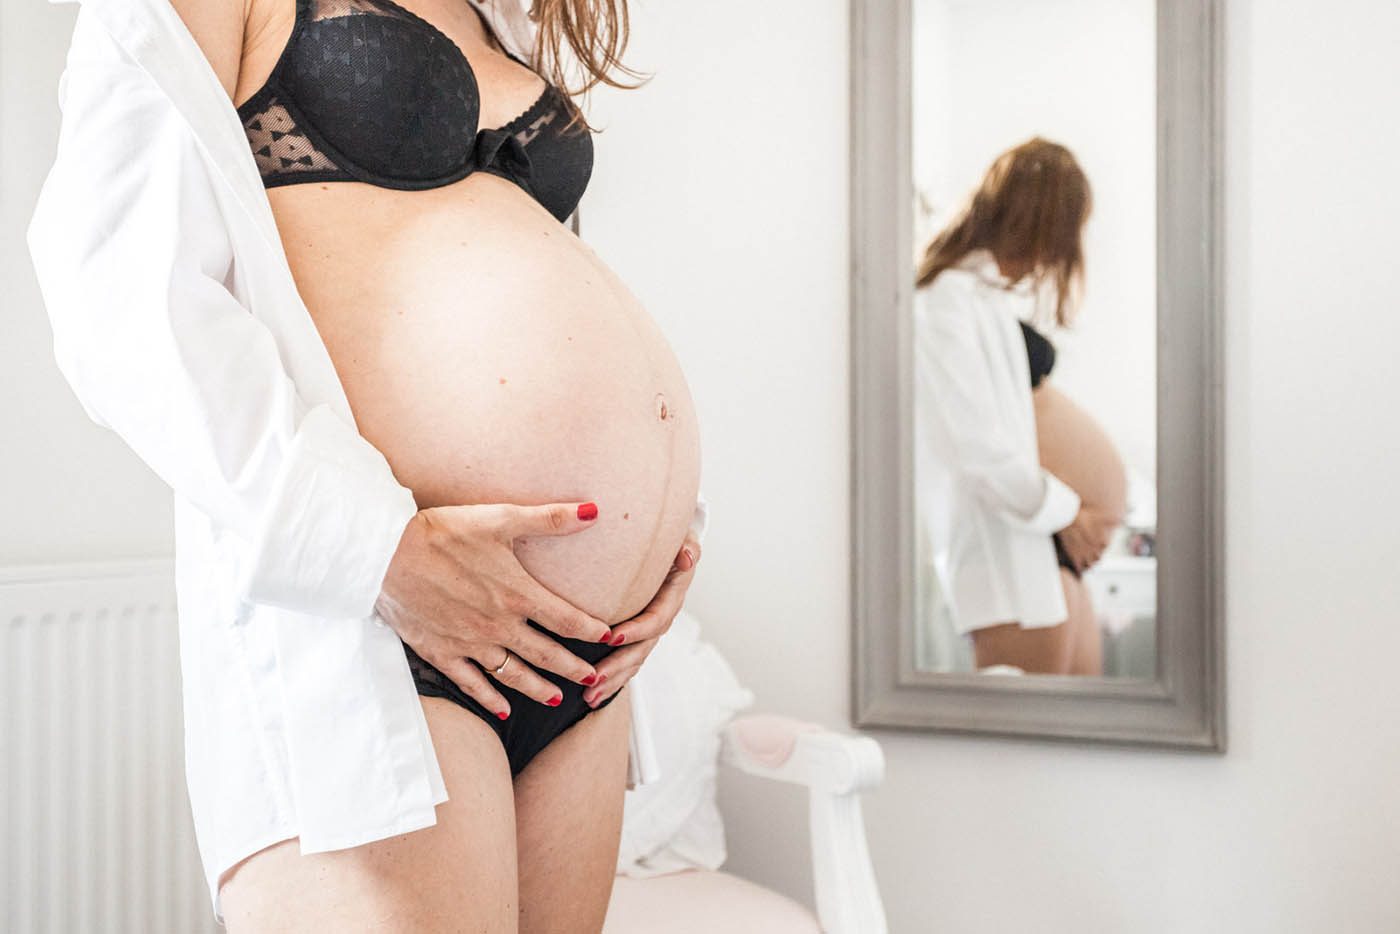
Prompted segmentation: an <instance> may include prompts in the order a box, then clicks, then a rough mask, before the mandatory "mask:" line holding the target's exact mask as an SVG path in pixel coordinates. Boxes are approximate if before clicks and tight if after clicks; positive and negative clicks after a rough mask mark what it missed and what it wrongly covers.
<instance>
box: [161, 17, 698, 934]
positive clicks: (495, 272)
mask: <svg viewBox="0 0 1400 934" xmlns="http://www.w3.org/2000/svg"><path fill="white" fill-rule="evenodd" d="M403 5H404V6H406V7H408V8H409V9H411V10H413V11H414V12H416V13H418V14H419V15H420V16H423V17H424V18H425V19H428V20H429V21H430V22H433V23H434V24H435V25H436V26H438V27H439V28H440V29H441V30H442V31H443V32H444V33H446V34H447V35H448V36H449V38H451V39H452V40H453V41H454V42H455V43H456V44H457V45H458V47H459V49H460V50H461V51H462V52H463V54H464V55H465V56H467V58H468V60H469V61H470V63H471V65H472V68H473V71H474V72H475V74H476V77H477V80H478V83H479V86H480V89H481V95H482V109H481V126H483V127H490V126H498V125H500V124H502V123H505V122H506V121H508V120H509V119H511V118H512V117H514V116H515V115H516V114H518V113H520V112H521V111H523V110H524V109H525V107H526V106H527V105H528V104H529V103H531V102H532V101H533V100H534V99H535V97H536V96H537V95H538V93H539V91H540V89H541V87H542V81H541V79H540V78H539V77H538V76H537V75H534V74H533V73H531V72H529V71H528V69H524V68H522V67H521V66H519V65H518V64H516V63H514V62H511V61H510V60H509V59H508V58H507V57H506V56H504V55H503V54H501V53H500V50H499V48H498V47H497V46H496V44H495V42H494V40H493V38H492V37H491V36H489V34H488V33H487V30H486V27H485V24H484V23H483V22H482V21H481V20H480V19H479V18H478V16H477V15H476V13H475V12H474V11H472V10H471V8H470V7H468V6H467V5H466V4H465V3H462V2H460V0H416V2H407V3H404V4H403ZM172 6H173V7H174V8H175V9H176V11H177V13H178V14H179V15H180V16H181V17H182V19H183V20H184V21H185V24H186V25H187V26H188V27H189V29H190V32H191V33H192V34H193V36H194V38H195V40H196V42H197V43H198V44H199V46H200V48H201V49H202V50H203V51H204V53H205V54H206V56H207V57H208V59H209V61H210V64H211V66H213V68H214V70H215V72H216V74H217V75H218V77H219V80H220V81H221V83H222V84H223V86H224V88H225V90H226V91H227V92H228V93H229V96H230V100H231V102H232V103H233V104H235V105H238V104H241V103H243V102H244V101H245V100H247V99H248V97H249V96H251V95H252V93H253V92H254V91H255V90H256V89H257V88H258V87H260V86H261V85H262V84H263V83H264V81H265V80H266V78H267V76H268V74H269V73H270V71H271V68H272V65H273V63H274V61H275V60H276V58H277V57H278V55H279V54H280V53H281V50H282V48H283V46H284V44H285V42H286V39H287V36H288V34H289V33H290V30H291V25H292V18H293V11H294V5H293V4H292V2H291V0H226V2H222V3H202V2H199V0H172ZM268 196H269V200H270V201H271V203H272V207H273V214H274V217H275V219H276V221H277V224H278V228H279V232H280V233H281V234H282V239H283V245H284V247H285V249H286V253H287V257H288V261H289V263H290V264H291V267H292V272H293V276H294V277H295V279H296V283H297V287H298V291H299V293H300V294H301V296H302V298H303V299H304V300H305V301H306V305H307V309H308V311H309V312H310V313H311V315H312V317H313V318H314V319H315V324H316V327H317V329H318V332H319V333H320V334H321V336H322V338H323V339H324V340H325V343H326V346H327V349H328V351H329V352H330V355H331V359H332V361H333V363H334V364H335V367H336V370H337V373H338V375H339V376H340V378H341V382H342V384H343V385H344V388H345V390H346V394H347V397H348V398H349V400H350V404H351V408H352V410H353V411H354V413H355V417H356V423H357V425H358V427H359V428H360V430H361V433H362V434H364V435H365V437H366V438H367V439H368V440H370V441H371V442H372V443H373V444H375V445H376V447H378V448H379V449H380V450H381V451H382V452H384V454H385V456H386V458H387V459H388V460H389V463H390V465H391V467H392V468H393V470H394V473H395V475H396V477H398V478H399V480H400V482H402V483H404V485H405V486H407V487H409V488H410V489H411V490H412V491H413V493H414V495H415V498H416V499H417V501H418V505H419V507H420V510H421V511H420V512H419V513H418V515H417V516H416V517H415V518H414V519H413V520H412V521H411V522H410V523H409V525H408V528H406V529H405V532H404V535H403V538H402V540H401V541H400V543H399V549H398V552H397V553H396V554H395V556H394V559H393V561H392V562H391V565H390V568H389V573H388V574H387V575H386V579H385V583H384V588H383V593H382V594H381V598H380V601H379V603H378V604H377V609H378V611H379V612H380V614H381V616H382V617H383V618H384V619H385V621H386V622H387V623H388V624H389V625H391V626H392V627H393V628H394V629H395V631H396V632H398V633H399V635H400V637H401V638H403V639H404V641H405V642H406V643H408V644H409V645H411V646H412V647H413V648H414V649H415V650H416V651H417V652H418V653H419V654H420V655H422V656H423V657H424V658H425V659H428V660H429V661H433V662H434V663H435V664H438V667H440V668H441V669H442V670H443V671H444V672H446V673H447V674H448V675H449V677H452V678H453V680H455V681H457V683H458V684H459V685H460V686H461V687H462V688H463V690H465V691H467V693H469V694H471V695H472V696H473V697H475V698H476V699H477V700H480V701H482V702H483V703H485V704H486V705H487V706H488V708H489V709H493V710H497V709H498V710H503V711H506V712H509V704H507V703H505V701H504V699H503V698H502V697H501V695H500V693H499V692H498V691H497V690H496V689H495V687H494V686H493V683H494V682H493V677H494V676H493V675H492V674H491V673H489V672H487V671H485V670H483V668H482V667H480V666H481V665H484V664H489V665H490V666H491V667H493V668H494V667H495V666H496V665H497V664H499V661H500V659H501V658H502V657H504V656H503V653H504V652H505V651H506V649H510V650H511V651H512V652H515V653H517V654H520V655H521V656H523V657H527V658H530V660H532V661H535V662H536V663H538V664H540V665H541V667H545V668H548V669H549V670H552V671H556V672H559V673H561V674H564V675H565V676H566V677H569V678H572V679H574V680H576V681H578V682H580V683H589V679H591V680H592V682H593V684H594V689H593V690H592V691H591V692H590V695H591V696H590V699H591V700H593V701H600V700H601V699H602V698H604V697H607V696H610V695H612V694H614V693H617V692H619V691H621V690H622V688H623V687H624V686H625V685H626V684H627V682H628V680H629V679H630V678H631V676H632V675H633V674H635V672H636V671H637V669H638V668H639V667H640V665H641V663H642V661H644V659H645V657H646V655H647V654H649V653H650V651H651V649H652V648H653V647H654V645H655V643H656V639H657V638H659V636H660V635H662V634H663V633H664V632H665V631H666V630H667V629H668V628H669V626H670V625H671V622H672V620H673V619H674V617H675V614H676V612H677V611H678V610H679V609H680V606H681V603H682V602H683V600H684V596H685V592H686V590H687V589H688V587H689V585H690V582H691V581H692V579H693V577H694V572H695V566H696V563H697V562H698V560H699V557H700V549H699V546H698V543H697V542H696V541H695V540H694V538H693V537H692V536H690V535H689V534H688V533H687V531H686V528H687V526H688V524H689V521H690V519H691V516H692V514H693V510H694V505H695V499H696V494H697V492H698V469H699V441H698V432H697V428H696V418H695V411H694V406H693V402H692V400H691V398H690V395H689V391H688V388H687V387H686V385H685V381H684V378H683V376H682V375H681V373H680V369H679V365H678V363H677V361H676V360H675V358H674V356H673V355H672V353H671V351H670V348H669V346H668V345H667V344H666V341H665V339H664V337H663V336H662V335H661V333H660V331H659V330H658V329H657V328H656V326H655V324H654V322H653V321H652V320H651V318H650V317H649V316H648V315H647V314H646V313H645V311H644V310H643V309H642V308H641V306H640V304H639V303H638V302H637V301H636V299H635V298H634V297H633V296H631V294H630V293H629V292H628V291H627V290H626V288H625V286H624V285H623V284H622V283H621V282H620V281H619V280H618V279H617V277H616V276H615V275H614V274H613V273H612V272H611V271H610V270H609V269H608V268H607V267H606V265H605V264H603V263H602V262H601V261H600V260H599V259H598V257H597V256H596V255H595V254H594V253H593V252H592V250H591V249H589V248H588V247H587V246H586V245H585V244H583V243H582V242H581V241H579V240H578V239H577V238H576V237H574V236H573V235H572V233H571V232H569V231H568V229H567V228H565V227H563V226H562V225H560V224H559V223H558V222H557V221H556V220H555V219H554V218H553V217H552V216H551V215H549V214H548V212H547V211H545V210H544V209H543V208H542V207H540V206H539V205H538V204H536V203H535V202H534V201H533V200H532V199H531V198H529V196H528V195H526V194H525V193H524V192H523V191H521V189H519V188H518V187H516V186H515V185H513V184H512V183H510V182H508V181H506V180H503V179H500V178H497V177H495V176H491V175H487V174H485V173H476V174H473V175H470V176H468V177H467V178H465V179H462V180H460V181H458V182H456V183H453V184H452V185H448V186H443V187H442V188H438V189H431V190H426V191H412V192H404V191H393V190H389V189H381V188H376V187H374V186H368V185H362V184H360V183H358V182H337V183H333V184H303V185H291V186H287V187H284V188H274V189H271V190H269V192H268ZM357 251H358V252H357ZM540 270H547V274H546V275H541V274H540ZM464 282H467V283H470V284H471V289H469V290H464V288H463V283H464ZM468 293H469V295H468ZM464 296H467V297H469V299H470V300H467V298H464ZM424 439H432V443H429V444H425V443H424ZM585 501H591V502H595V503H596V504H597V505H598V509H599V513H598V516H597V518H596V519H593V520H587V521H585V520H582V519H580V518H579V517H578V515H577V511H576V510H577V507H578V505H579V504H580V503H582V502H585ZM526 617H529V618H531V619H534V620H537V621H539V622H540V623H541V624H542V625H544V626H546V627H547V628H550V629H551V630H553V631H555V632H557V633H559V634H561V635H573V636H583V635H587V636H589V637H591V636H592V635H594V634H598V635H599V636H600V637H602V636H603V635H606V636H607V638H608V639H609V640H610V641H612V643H613V644H614V645H623V644H626V648H625V649H623V650H620V651H618V652H615V653H614V654H613V655H612V656H610V657H609V658H607V659H605V660H604V661H603V662H601V663H599V665H598V666H597V668H596V669H595V668H593V667H592V666H589V665H587V664H585V663H583V662H581V660H579V659H577V658H575V657H573V656H572V655H569V654H568V653H562V654H561V653H560V652H559V651H558V647H557V646H551V645H550V644H549V640H545V639H542V638H534V639H532V638H531V635H532V634H531V632H530V630H529V627H527V626H526V624H525V619H526ZM534 635H538V634H534ZM439 663H440V664H439ZM506 671H507V674H506V675H504V676H503V681H504V682H505V683H510V684H511V685H512V686H514V687H517V688H519V689H520V690H521V691H522V692H524V693H525V694H527V695H528V696H529V697H530V698H532V700H531V701H525V702H538V701H543V700H545V699H546V698H547V697H548V696H549V695H550V694H552V693H554V692H553V691H552V689H546V688H544V687H542V685H543V684H545V683H547V682H544V681H543V679H540V678H538V677H537V676H533V675H531V674H529V673H528V670H527V669H526V668H525V666H523V665H512V666H509V667H508V668H507V670H506ZM420 700H421V702H422V704H423V707H424V710H425V712H426V714H427V718H428V724H429V730H430V732H431V734H432V739H433V747H434V750H435V752H436V753H437V756H438V760H439V764H440V765H441V767H442V771H443V775H444V779H445V781H446V783H447V788H448V794H449V796H450V800H449V801H448V802H446V803H445V804H443V805H440V806H439V807H438V811H437V824H435V825H434V826H433V827H429V828H425V829H423V830H418V831H414V832H412V833H408V834H403V835H399V836H397V837H393V838H389V839H385V840H378V841H373V842H371V843H367V844H364V845H361V846H357V847H353V848H349V849H345V850H338V851H334V852H331V853H323V854H312V855H307V856H302V855H301V854H300V853H299V848H298V845H297V842H296V840H295V838H293V839H291V840H287V841H282V842H280V843H276V844H273V845H272V846H269V847H267V848H265V849H263V850H261V851H259V852H258V853H255V854H253V855H252V856H251V857H249V858H247V859H246V860H244V861H243V862H242V863H240V864H239V865H237V866H235V867H232V868H231V869H230V870H228V871H226V872H225V873H224V874H223V877H222V878H221V880H220V881H221V885H222V900H223V906H224V912H225V916H226V918H227V921H228V927H229V930H230V931H233V932H240V931H257V932H263V931H280V930H286V931H302V930H375V931H385V930H389V931H394V930H402V931H428V932H431V931H481V932H511V931H539V932H575V931H577V932H585V931H596V930H598V929H599V928H600V927H601V924H602V919H603V916H604V914H605V912H606V906H607V901H608V896H609V894H610V891H611V880H612V876H613V868H614V866H615V862H616V853H617V846H618V839H619V832H620V825H621V809H622V795H623V788H624V787H625V774H626V763H627V739H628V731H629V729H630V717H629V710H630V697H629V695H628V693H627V692H625V691H622V693H621V696H619V697H618V698H617V699H616V700H615V701H614V702H613V703H612V704H610V705H609V706H608V707H606V708H604V709H603V710H600V711H596V712H594V713H590V714H589V715H588V716H586V717H585V718H584V719H583V720H582V721H581V722H579V723H578V724H576V725H574V726H573V727H571V728H569V729H568V730H566V731H565V732H564V733H562V734H561V735H560V737H559V738H558V739H556V740H555V741H554V742H553V743H552V744H551V745H550V746H549V747H547V748H546V749H545V750H544V751H542V752H541V753H540V754H539V755H538V756H537V757H536V758H535V759H534V760H533V761H532V762H531V763H530V765H529V766H527V768H526V769H525V770H524V771H523V772H522V773H521V775H520V776H518V777H517V778H516V780H515V781H514V782H512V781H511V778H510V774H509V768H508V765H507V762H506V758H505V755H504V752H503V750H502V748H501V744H500V740H499V739H498V738H497V737H496V735H495V734H494V733H493V732H492V731H491V730H490V729H489V727H488V726H487V725H486V724H485V723H483V722H482V721H481V720H479V719H477V717H476V716H475V715H473V714H471V713H469V712H467V711H465V710H463V709H462V708H460V707H458V706H456V705H455V704H452V703H451V702H449V701H445V700H442V699H438V698H427V697H425V698H420Z"/></svg>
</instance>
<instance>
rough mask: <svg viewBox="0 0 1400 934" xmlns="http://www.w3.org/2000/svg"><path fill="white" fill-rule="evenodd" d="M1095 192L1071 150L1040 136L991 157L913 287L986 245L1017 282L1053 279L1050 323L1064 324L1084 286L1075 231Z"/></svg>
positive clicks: (926, 258) (1080, 249)
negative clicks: (1053, 315)
mask: <svg viewBox="0 0 1400 934" xmlns="http://www.w3.org/2000/svg"><path fill="white" fill-rule="evenodd" d="M1092 204H1093V197H1092V194H1091V192H1090V190H1089V179H1088V178H1087V177H1086V176H1085V175H1084V171H1083V170H1082V169H1081V168H1080V167H1079V163H1078V162H1076V161H1075V159H1074V156H1073V155H1072V154H1071V153H1070V151H1069V150H1068V149H1066V148H1065V147H1064V146H1061V145H1060V144H1059V143H1052V142H1050V141H1049V140H1047V139H1044V138H1042V137H1039V136H1034V137H1031V138H1030V139H1028V140H1026V141H1025V142H1024V143H1021V144H1020V145H1018V146H1015V147H1013V148H1011V149H1008V150H1007V151H1006V152H1004V153H1002V154H1001V155H1000V156H998V157H997V158H996V160H995V161H994V162H992V165H991V167H990V168H988V169H987V173H986V174H985V175H984V176H983V177H982V182H981V184H979V185H978V186H977V189H976V190H975V191H973V192H972V194H971V196H970V197H969V198H968V200H967V203H966V204H965V205H964V206H963V208H962V209H961V210H960V211H959V212H958V214H957V215H956V216H955V217H954V218H953V219H952V220H951V221H949V223H948V226H946V227H944V228H943V230H942V231H940V232H939V233H938V234H937V235H936V236H935V237H934V238H933V239H932V240H930V241H929V244H928V246H927V247H925V249H924V255H923V259H922V260H920V262H919V267H918V272H917V274H916V276H915V279H914V287H915V288H922V287H923V286H926V285H928V284H929V283H930V282H932V281H933V280H934V278H936V277H937V276H938V274H939V273H941V272H942V271H943V270H945V269H948V268H949V267H951V266H954V265H956V264H957V263H958V262H959V261H961V260H962V259H963V257H965V256H966V255H967V254H968V253H970V252H972V251H973V250H977V249H987V250H990V251H991V253H992V255H993V256H995V257H996V258H997V260H998V262H999V263H1000V264H1002V265H1003V266H1008V267H1010V268H1011V269H1012V270H1013V272H1012V274H1011V275H1010V276H1008V278H1010V279H1011V280H1012V283H1013V284H1014V283H1016V282H1019V281H1020V280H1021V279H1022V278H1024V277H1025V276H1027V275H1029V276H1030V277H1031V278H1032V280H1033V281H1034V282H1035V284H1036V286H1037V287H1039V286H1040V285H1042V284H1043V283H1044V282H1045V281H1046V280H1047V279H1050V280H1053V282H1054V285H1055V291H1056V295H1057V298H1056V302H1055V322H1056V323H1057V324H1060V325H1064V324H1068V323H1069V320H1070V318H1071V317H1072V316H1073V311H1072V309H1076V308H1077V307H1078V304H1079V298H1080V295H1081V293H1082V290H1083V285H1084V250H1083V245H1082V243H1081V242H1080V234H1081V233H1082V231H1083V228H1084V222H1085V221H1086V220H1088V218H1089V211H1090V210H1091V208H1092Z"/></svg>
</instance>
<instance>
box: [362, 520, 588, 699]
mask: <svg viewBox="0 0 1400 934" xmlns="http://www.w3.org/2000/svg"><path fill="white" fill-rule="evenodd" d="M581 505H584V504H580V503H550V504H547V505H544V506H518V505H514V504H509V503H491V504H484V505H468V506H435V507H431V508H429V509H423V510H420V511H419V512H418V514H417V515H415V516H414V517H413V518H412V519H410V520H409V522H408V525H407V527H406V528H405V529H404V534H403V537H402V538H401V539H400V540H399V547H398V550H397V551H396V552H395V553H394V557H393V559H392V560H391V561H390V562H389V570H388V572H387V573H386V574H385V577H384V583H383V586H382V588H381V590H380V594H379V600H378V601H377V602H376V603H375V609H376V610H377V611H378V613H379V615H380V616H381V617H382V618H383V619H384V621H385V622H386V623H388V624H389V626H390V627H391V628H392V629H393V630H394V631H395V632H397V633H398V634H399V638H400V639H402V640H403V641H404V642H406V643H407V644H408V646H409V647H410V648H411V649H413V651H415V652H417V653H418V654H419V655H420V656H421V657H422V658H423V659H424V660H425V661H427V662H428V663H430V664H431V665H433V667H435V668H437V669H438V670H439V671H441V672H442V673H443V674H445V675H447V677H449V678H451V679H452V681H453V682H454V683H455V684H456V685H457V686H458V687H460V688H461V689H462V690H463V691H464V692H466V693H467V695H468V696H470V697H472V698H474V699H475V700H476V701H478V702H479V703H481V704H483V705H485V707H486V708H487V709H488V710H492V711H495V712H496V716H498V717H501V718H502V719H504V718H505V717H506V716H509V714H510V705H509V704H508V703H507V702H506V699H505V698H504V697H503V696H502V695H501V692H500V691H498V690H496V688H495V686H494V685H493V683H492V679H495V680H499V681H501V682H502V683H504V684H508V685H510V686H511V687H513V688H515V689H516V690H517V691H520V692H521V693H522V694H525V695H526V696H527V697H531V698H533V699H535V700H537V701H539V702H541V703H545V704H549V703H551V702H553V703H554V704H557V703H559V701H558V700H555V698H556V697H558V696H559V691H558V689H556V688H555V686H554V685H553V684H551V683H550V682H549V681H548V680H546V679H545V678H542V677H541V676H540V675H539V674H538V673H537V672H535V671H532V670H531V669H530V667H529V666H528V665H526V664H524V663H523V662H522V661H521V659H524V660H525V661H529V662H531V663H533V664H535V665H538V666H539V667H540V668H543V669H546V670H548V671H553V672H556V673H558V674H560V675H563V676H564V677H566V678H569V679H571V680H573V681H577V682H579V683H580V684H593V683H595V678H597V677H598V672H597V671H596V670H595V669H594V667H593V666H592V665H590V664H588V663H587V662H585V661H584V660H583V659H581V658H579V657H578V656H577V655H575V654H574V653H572V652H570V651H569V650H568V649H566V648H564V647H563V646H562V645H560V644H559V643H558V642H555V641H554V640H553V639H550V638H549V637H548V636H546V635H545V634H544V633H541V632H539V631H538V630H536V629H535V628H533V627H532V626H529V625H528V624H526V622H525V620H526V619H527V618H529V619H533V620H535V621H536V622H538V623H539V624H540V625H542V626H544V627H545V628H546V629H549V630H550V631H552V632H556V633H558V634H559V635H561V636H565V637H568V638H572V639H587V640H589V641H592V642H608V641H609V640H610V639H612V638H613V634H612V629H611V628H610V627H609V626H608V625H607V624H606V623H604V622H603V621H602V620H600V619H598V618H596V617H594V616H590V615H589V614H587V613H585V612H583V611H582V610H580V609H578V608H577V607H575V606H574V605H573V604H571V603H569V602H568V601H566V600H564V599H563V598H561V597H560V596H558V595H557V594H555V593H553V592H552V591H550V590H548V589H547V588H546V587H544V585H542V584H540V582H539V581H537V580H535V579H534V578H533V577H531V576H530V574H529V572H528V571H526V570H525V568H524V567H523V566H522V565H521V563H520V561H519V559H517V558H516V556H515V551H514V548H513V546H512V543H513V542H514V540H515V539H516V538H517V537H522V536H533V535H572V534H574V533H575V532H578V531H581V530H583V529H586V528H588V527H589V526H590V525H592V524H593V519H594V518H595V517H596V516H597V508H596V507H593V508H592V515H589V510H584V511H583V514H584V515H587V516H588V518H581V517H580V515H579V513H580V509H579V507H580V506H581ZM588 505H590V506H591V504H588ZM507 651H509V652H510V653H513V654H514V655H515V656H519V657H518V658H514V659H512V663H511V664H508V665H506V667H505V670H504V671H503V672H502V673H501V674H499V675H497V674H496V673H495V671H494V669H496V668H498V667H499V666H500V665H501V663H502V660H504V659H509V658H510V656H508V655H507ZM473 662H475V663H477V664H473ZM478 665H480V666H481V667H478ZM488 673H489V674H490V678H488V677H487V675H488Z"/></svg>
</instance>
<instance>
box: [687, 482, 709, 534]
mask: <svg viewBox="0 0 1400 934" xmlns="http://www.w3.org/2000/svg"><path fill="white" fill-rule="evenodd" d="M709 527H710V503H709V501H708V500H707V499H705V491H704V490H701V491H699V493H698V494H696V497H695V512H694V514H692V515H691V517H690V533H691V534H692V535H694V536H695V540H696V541H697V542H699V543H700V544H701V545H703V544H705V530H706V529H707V528H709Z"/></svg>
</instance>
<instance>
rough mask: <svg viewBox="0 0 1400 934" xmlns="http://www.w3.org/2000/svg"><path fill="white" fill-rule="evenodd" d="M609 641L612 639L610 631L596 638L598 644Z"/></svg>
mask: <svg viewBox="0 0 1400 934" xmlns="http://www.w3.org/2000/svg"><path fill="white" fill-rule="evenodd" d="M610 639H612V631H611V630H609V631H608V632H605V633H603V634H602V635H601V636H600V637H599V638H598V641H599V642H607V641H609V640H610Z"/></svg>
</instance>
